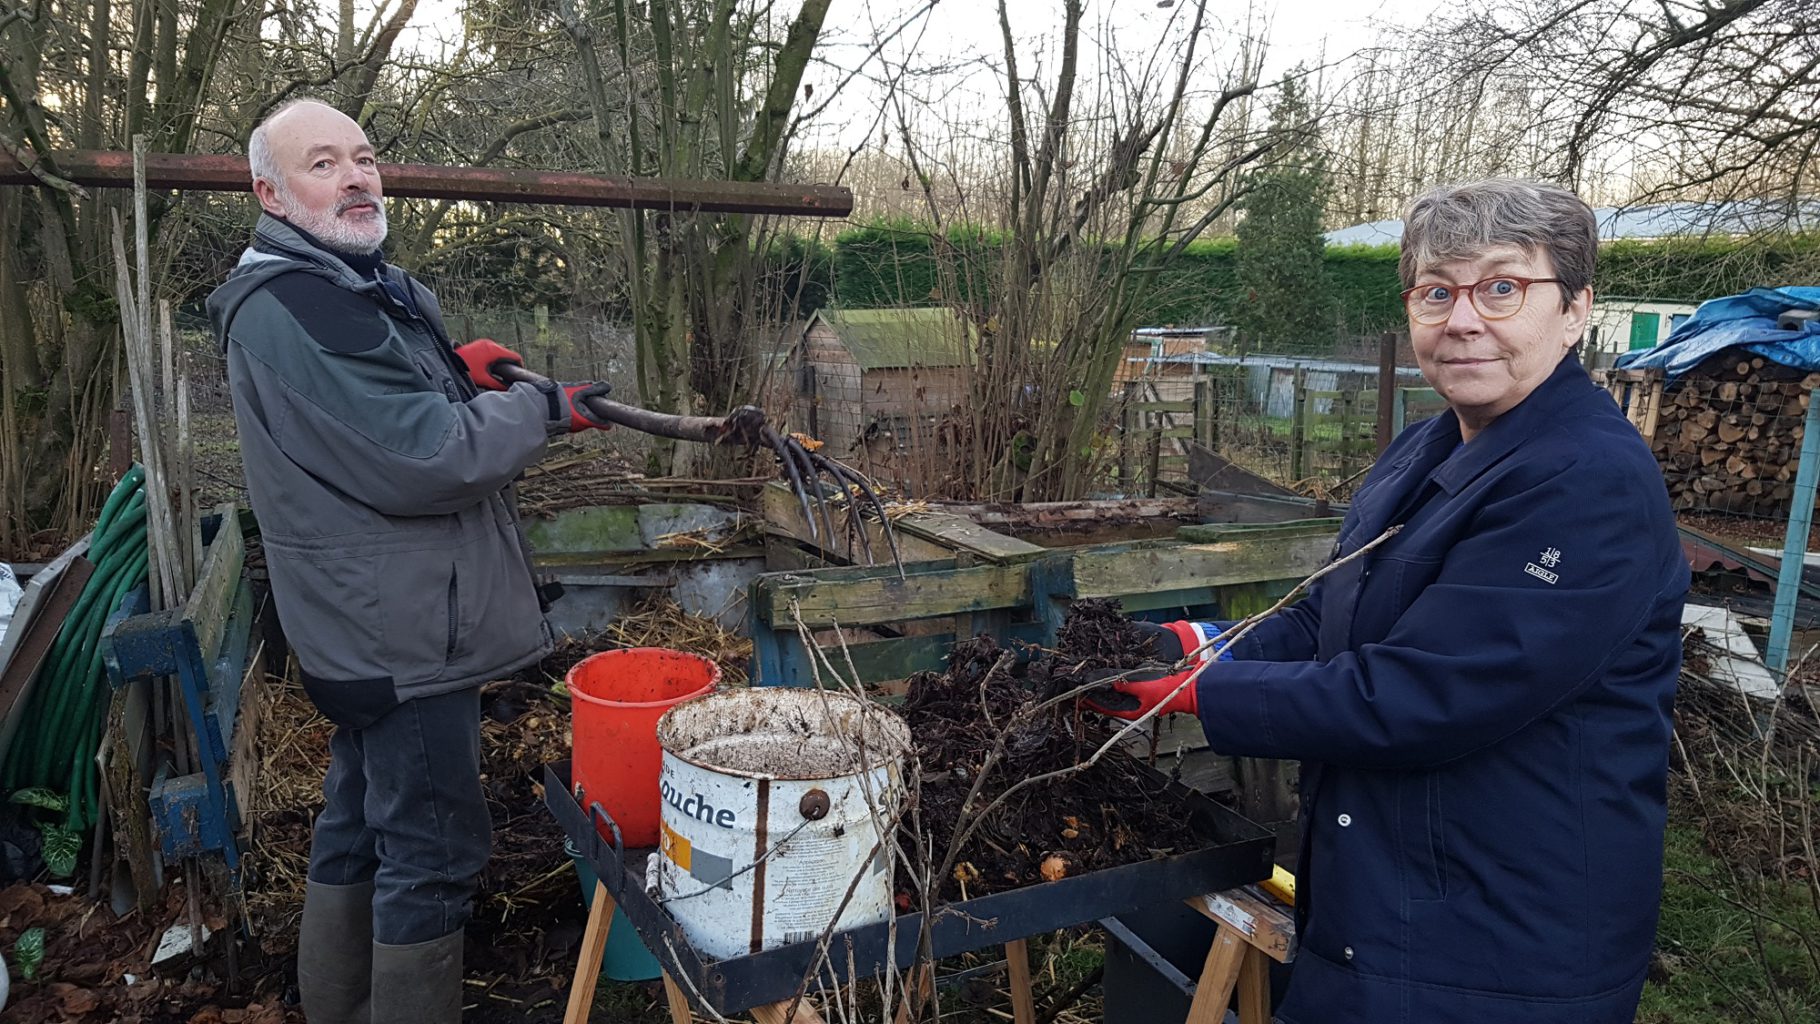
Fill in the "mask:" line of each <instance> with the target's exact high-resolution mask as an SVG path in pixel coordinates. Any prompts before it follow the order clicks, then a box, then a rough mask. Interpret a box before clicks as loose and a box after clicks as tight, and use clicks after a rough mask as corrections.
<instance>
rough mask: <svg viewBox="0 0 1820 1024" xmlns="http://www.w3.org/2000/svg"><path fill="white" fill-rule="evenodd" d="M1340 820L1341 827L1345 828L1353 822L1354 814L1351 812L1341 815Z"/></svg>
mask: <svg viewBox="0 0 1820 1024" xmlns="http://www.w3.org/2000/svg"><path fill="white" fill-rule="evenodd" d="M1339 822H1340V827H1341V828H1345V827H1346V826H1348V825H1350V824H1352V815H1350V814H1342V815H1340V817H1339Z"/></svg>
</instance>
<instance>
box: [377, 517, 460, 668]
mask: <svg viewBox="0 0 1820 1024" xmlns="http://www.w3.org/2000/svg"><path fill="white" fill-rule="evenodd" d="M457 557H458V556H457V554H456V553H455V552H452V551H449V550H447V549H439V548H432V549H416V550H409V551H395V552H388V553H385V554H381V555H379V556H378V559H377V560H378V562H379V579H378V585H379V591H380V615H381V617H382V618H383V621H384V639H385V664H386V665H388V666H389V667H390V668H391V670H392V671H391V675H392V676H393V678H395V679H396V680H397V681H398V683H399V684H400V685H404V686H408V685H410V684H414V683H425V682H430V681H432V680H435V679H438V678H440V677H441V676H442V673H443V669H444V667H445V666H446V665H448V663H449V658H450V653H451V651H452V650H453V648H455V647H456V646H458V645H459V641H460V639H461V637H460V633H459V623H460V620H459V619H458V618H457V616H456V612H457V609H458V605H457V604H456V602H457V601H459V600H460V598H461V594H460V592H459V591H458V589H457V588H458V584H457V581H456V577H455V564H456V559H457Z"/></svg>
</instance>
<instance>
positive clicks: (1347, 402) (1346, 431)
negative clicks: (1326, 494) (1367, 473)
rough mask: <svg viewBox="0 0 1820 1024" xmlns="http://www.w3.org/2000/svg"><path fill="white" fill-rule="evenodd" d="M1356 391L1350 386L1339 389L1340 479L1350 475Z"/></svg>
mask: <svg viewBox="0 0 1820 1024" xmlns="http://www.w3.org/2000/svg"><path fill="white" fill-rule="evenodd" d="M1357 396H1358V392H1356V391H1354V390H1353V389H1352V388H1341V389H1340V479H1342V480H1344V479H1346V478H1347V477H1349V476H1351V475H1352V414H1353V412H1354V411H1355V410H1354V409H1353V403H1354V401H1355V400H1356V398H1357Z"/></svg>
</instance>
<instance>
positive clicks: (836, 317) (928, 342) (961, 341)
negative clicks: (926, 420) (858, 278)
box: [815, 307, 975, 370]
mask: <svg viewBox="0 0 1820 1024" xmlns="http://www.w3.org/2000/svg"><path fill="white" fill-rule="evenodd" d="M815 320H819V321H822V322H824V323H826V324H827V325H828V327H829V328H831V329H832V330H833V331H834V334H835V337H837V338H839V339H840V343H841V344H842V345H843V346H844V347H845V348H846V349H847V351H849V352H851V353H853V358H854V359H855V360H856V361H858V363H859V366H860V369H862V370H883V369H902V368H905V367H911V366H971V365H972V364H973V349H974V345H973V341H974V337H975V335H974V331H973V328H972V325H971V324H968V325H965V326H963V325H962V323H961V320H960V318H959V317H957V316H956V315H955V313H954V311H953V310H951V309H945V308H940V307H924V308H915V309H825V310H822V311H821V312H819V313H817V314H815Z"/></svg>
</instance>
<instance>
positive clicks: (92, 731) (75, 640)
mask: <svg viewBox="0 0 1820 1024" xmlns="http://www.w3.org/2000/svg"><path fill="white" fill-rule="evenodd" d="M145 518H146V509H145V470H144V469H143V468H142V467H140V466H134V467H133V468H132V469H131V470H130V471H128V472H127V474H126V475H125V476H124V477H122V478H121V480H120V482H119V483H118V484H117V485H115V487H114V490H113V492H112V493H110V494H109V495H108V498H107V501H106V502H105V503H104V504H103V505H102V507H101V514H100V516H99V517H98V518H97V519H96V521H95V529H94V530H93V531H92V532H91V533H90V534H89V536H90V538H91V540H90V542H89V550H88V559H89V561H90V562H91V563H93V564H94V566H95V571H94V573H93V575H91V576H90V577H89V579H88V582H87V583H86V584H85V585H84V586H83V588H82V593H81V595H79V596H78V597H77V599H76V603H75V606H74V607H72V608H71V609H70V613H69V615H68V617H66V618H65V619H64V621H63V625H62V627H61V628H60V629H59V630H58V631H57V636H56V639H55V640H53V641H52V643H51V649H50V653H49V655H48V656H47V657H46V658H45V661H44V664H43V665H42V666H40V668H39V670H38V684H37V686H36V687H35V688H34V689H33V690H32V695H31V698H30V700H29V701H28V703H27V705H26V710H25V717H24V719H23V722H24V725H23V727H22V728H21V729H20V730H19V731H18V733H17V734H16V735H15V736H14V739H13V744H12V747H11V749H9V750H8V751H7V754H6V761H5V764H4V766H0V786H3V787H4V789H5V790H6V791H7V792H8V793H13V792H16V791H18V790H21V789H28V788H40V787H42V788H49V789H53V790H58V791H61V792H67V794H68V809H67V813H66V815H65V818H64V821H63V823H62V825H63V828H64V829H65V830H67V831H69V832H71V833H74V834H76V835H80V834H82V833H83V832H84V831H85V830H86V829H87V828H88V827H89V826H90V825H92V824H94V822H95V818H96V816H97V815H98V814H99V813H100V794H99V779H98V778H97V776H96V774H95V764H94V760H95V751H96V749H97V747H98V746H99V744H100V739H101V730H102V721H101V717H102V715H101V712H102V710H103V709H104V708H105V707H106V706H107V700H106V695H107V693H108V689H109V688H108V682H107V677H106V673H105V672H104V671H103V666H102V649H101V631H102V629H103V628H104V627H105V626H106V625H107V618H108V616H109V615H111V614H113V612H114V609H116V608H118V607H119V606H120V602H121V600H122V599H123V598H124V597H125V596H126V595H127V594H128V593H129V592H130V591H131V590H132V589H133V588H134V587H137V586H139V585H141V584H143V583H144V582H145V581H146V565H147V562H148V560H149V551H148V548H147V538H146V531H145Z"/></svg>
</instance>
